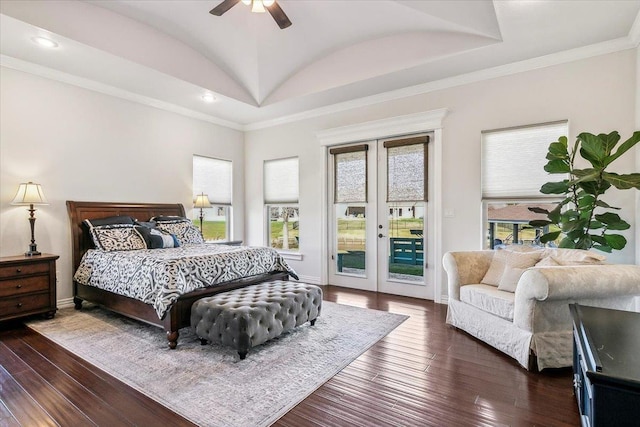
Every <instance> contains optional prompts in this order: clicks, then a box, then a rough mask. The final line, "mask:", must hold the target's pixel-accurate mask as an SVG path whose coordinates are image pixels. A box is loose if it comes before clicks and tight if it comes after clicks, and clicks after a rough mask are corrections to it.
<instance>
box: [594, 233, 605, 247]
mask: <svg viewBox="0 0 640 427" xmlns="http://www.w3.org/2000/svg"><path fill="white" fill-rule="evenodd" d="M591 240H593V241H594V242H596V243H600V244H601V245H605V246H607V239H605V238H604V237H602V236H598V235H594V234H592V235H591Z"/></svg>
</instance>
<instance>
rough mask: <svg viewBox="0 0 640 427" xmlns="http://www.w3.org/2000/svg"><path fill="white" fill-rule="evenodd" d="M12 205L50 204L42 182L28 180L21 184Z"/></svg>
mask: <svg viewBox="0 0 640 427" xmlns="http://www.w3.org/2000/svg"><path fill="white" fill-rule="evenodd" d="M11 204H12V205H48V204H49V203H47V199H46V198H45V197H44V193H43V192H42V186H40V184H34V183H33V182H27V183H24V182H23V183H22V184H20V187H18V191H17V192H16V196H15V197H14V198H13V201H12V202H11Z"/></svg>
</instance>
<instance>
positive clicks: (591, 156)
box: [578, 132, 607, 167]
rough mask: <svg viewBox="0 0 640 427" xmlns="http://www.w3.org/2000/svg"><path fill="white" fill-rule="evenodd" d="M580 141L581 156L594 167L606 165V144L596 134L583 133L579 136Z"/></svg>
mask: <svg viewBox="0 0 640 427" xmlns="http://www.w3.org/2000/svg"><path fill="white" fill-rule="evenodd" d="M578 139H579V140H580V142H581V144H580V155H581V156H582V157H584V158H585V159H586V160H588V161H589V162H590V163H591V164H592V165H593V166H594V167H599V166H603V165H604V159H605V158H606V157H607V152H606V146H605V142H604V141H602V140H601V139H600V138H599V137H597V136H596V135H594V134H591V133H588V132H583V133H581V134H580V135H578Z"/></svg>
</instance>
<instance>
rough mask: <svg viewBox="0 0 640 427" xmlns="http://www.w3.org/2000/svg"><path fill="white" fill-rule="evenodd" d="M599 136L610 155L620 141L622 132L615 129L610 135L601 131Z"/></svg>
mask: <svg viewBox="0 0 640 427" xmlns="http://www.w3.org/2000/svg"><path fill="white" fill-rule="evenodd" d="M598 138H600V141H602V144H603V146H604V151H605V153H606V154H607V156H609V155H610V154H611V151H612V150H613V148H614V147H615V146H616V144H617V143H618V141H620V134H619V133H618V132H617V131H615V130H614V131H613V132H611V133H610V134H608V135H607V134H606V133H601V134H599V135H598Z"/></svg>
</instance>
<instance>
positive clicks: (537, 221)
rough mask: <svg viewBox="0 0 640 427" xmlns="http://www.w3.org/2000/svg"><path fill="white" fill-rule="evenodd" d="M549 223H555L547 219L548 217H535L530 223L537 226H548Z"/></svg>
mask: <svg viewBox="0 0 640 427" xmlns="http://www.w3.org/2000/svg"><path fill="white" fill-rule="evenodd" d="M549 224H553V223H552V222H551V221H547V220H546V219H534V220H531V221H529V225H530V226H532V227H536V228H540V227H546V226H547V225H549Z"/></svg>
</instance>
